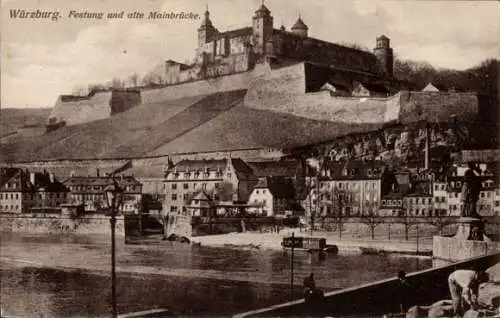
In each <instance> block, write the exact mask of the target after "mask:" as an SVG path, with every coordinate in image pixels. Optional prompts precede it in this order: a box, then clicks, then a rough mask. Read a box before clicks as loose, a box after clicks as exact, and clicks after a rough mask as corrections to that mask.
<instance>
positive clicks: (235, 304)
mask: <svg viewBox="0 0 500 318" xmlns="http://www.w3.org/2000/svg"><path fill="white" fill-rule="evenodd" d="M1 238H2V242H1V250H0V274H1V288H0V291H1V295H0V299H1V304H2V310H3V315H4V316H6V317H98V316H106V315H109V312H110V303H109V299H110V275H109V274H110V265H109V264H110V253H109V244H108V243H107V240H103V239H96V238H93V237H77V236H72V237H68V236H65V237H61V236H49V235H44V236H20V235H2V237H1ZM429 267H431V260H430V259H417V258H411V257H399V256H389V255H357V254H352V255H349V254H346V255H328V256H327V257H326V259H324V260H320V259H319V258H318V257H317V255H311V254H309V253H307V252H304V251H297V252H296V253H295V257H294V286H295V287H294V291H293V292H291V291H290V254H289V253H288V254H285V253H283V251H273V250H240V249H231V248H213V247H205V246H191V245H188V244H181V243H171V242H158V243H157V244H154V245H144V246H143V245H125V244H124V243H123V242H121V241H120V242H119V243H118V244H117V301H118V312H119V313H125V312H131V311H139V310H146V309H151V308H158V307H161V308H168V309H170V310H171V311H173V312H174V313H176V314H178V315H183V316H186V315H188V316H193V315H194V316H228V315H231V314H234V313H237V312H241V311H246V310H251V309H256V308H260V307H263V306H266V305H271V304H275V303H279V302H283V301H287V300H291V299H297V298H299V297H300V289H301V287H300V286H301V283H302V280H303V278H304V277H305V276H307V275H308V274H309V273H310V272H314V273H315V278H316V283H317V285H318V286H319V287H321V288H322V289H323V290H324V291H330V290H334V289H338V288H344V287H349V286H354V285H358V284H362V283H367V282H371V281H375V280H379V279H383V278H388V277H391V276H394V275H395V274H396V273H397V271H398V270H401V269H403V270H405V271H407V272H412V271H416V270H420V269H424V268H429Z"/></svg>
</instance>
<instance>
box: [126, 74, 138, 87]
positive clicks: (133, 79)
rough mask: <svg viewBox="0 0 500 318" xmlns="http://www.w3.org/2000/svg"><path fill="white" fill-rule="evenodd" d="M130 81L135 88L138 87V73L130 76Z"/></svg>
mask: <svg viewBox="0 0 500 318" xmlns="http://www.w3.org/2000/svg"><path fill="white" fill-rule="evenodd" d="M128 81H129V83H130V84H131V85H132V86H133V87H137V84H138V83H139V75H137V73H133V74H132V75H130V76H129V78H128Z"/></svg>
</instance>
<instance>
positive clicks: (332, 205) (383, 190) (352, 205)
mask: <svg viewBox="0 0 500 318" xmlns="http://www.w3.org/2000/svg"><path fill="white" fill-rule="evenodd" d="M394 182H395V178H394V176H393V175H391V174H390V173H388V171H387V169H386V167H385V165H384V164H383V163H382V162H381V161H367V162H363V161H349V162H345V163H338V162H328V163H326V164H325V165H324V167H323V168H322V169H321V172H320V176H319V180H318V187H317V189H313V190H312V191H311V193H310V194H309V195H310V196H314V192H315V191H316V192H317V193H318V196H317V198H318V212H319V213H320V215H324V216H328V215H335V214H336V213H339V212H338V211H335V210H339V209H340V210H341V211H342V214H343V215H344V216H367V215H373V214H378V210H379V207H380V199H381V197H382V196H383V195H385V194H387V193H388V192H389V191H390V189H391V187H392V184H393V183H394ZM311 199H312V198H311Z"/></svg>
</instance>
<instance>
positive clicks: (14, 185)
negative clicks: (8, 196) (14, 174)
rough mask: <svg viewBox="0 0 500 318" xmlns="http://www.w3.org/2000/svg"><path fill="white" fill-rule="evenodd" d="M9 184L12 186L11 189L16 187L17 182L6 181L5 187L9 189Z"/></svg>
mask: <svg viewBox="0 0 500 318" xmlns="http://www.w3.org/2000/svg"><path fill="white" fill-rule="evenodd" d="M11 186H12V188H13V189H15V188H17V183H15V182H13V183H9V182H7V183H6V184H5V189H9V188H10V187H11Z"/></svg>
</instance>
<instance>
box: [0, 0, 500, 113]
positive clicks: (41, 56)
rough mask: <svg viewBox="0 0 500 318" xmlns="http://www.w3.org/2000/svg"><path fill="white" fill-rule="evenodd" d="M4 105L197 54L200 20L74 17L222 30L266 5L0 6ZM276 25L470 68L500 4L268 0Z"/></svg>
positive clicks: (40, 99) (42, 1)
mask: <svg viewBox="0 0 500 318" xmlns="http://www.w3.org/2000/svg"><path fill="white" fill-rule="evenodd" d="M1 1H2V9H1V20H0V24H1V25H0V26H1V28H0V30H1V31H0V32H1V38H0V41H1V91H0V92H1V104H0V105H1V107H19V108H22V107H52V106H53V105H54V103H55V101H56V99H57V96H58V95H60V94H69V93H71V92H73V91H74V90H75V88H78V87H87V85H88V84H91V83H103V82H107V81H110V80H111V79H112V78H127V77H129V76H130V75H132V74H134V73H137V74H138V75H139V76H143V75H144V74H145V73H146V72H148V71H150V70H151V69H153V68H154V67H155V66H157V65H159V64H161V63H162V62H163V61H164V60H167V59H169V58H171V59H173V60H177V61H179V62H184V61H187V60H191V59H192V58H193V57H194V49H195V47H196V41H197V40H196V38H197V34H196V30H197V28H198V27H199V25H200V23H201V20H200V19H184V20H179V19H177V20H169V19H160V20H149V19H142V20H141V19H127V18H124V19H101V20H99V19H88V18H78V19H77V18H70V17H69V13H70V11H72V10H73V11H76V12H79V13H81V12H84V11H87V12H104V13H109V12H121V11H124V12H125V14H127V13H130V12H134V11H139V12H143V13H145V16H146V17H147V15H148V14H149V11H159V12H164V11H166V12H176V13H179V12H192V13H194V14H198V15H199V16H200V17H203V13H204V11H205V8H206V6H207V3H208V9H209V11H210V18H211V20H212V22H213V24H214V26H215V27H216V28H218V29H219V31H227V30H231V29H235V28H240V27H244V26H250V25H251V22H252V19H251V18H252V16H253V14H254V11H255V10H256V9H257V8H258V7H259V6H260V5H261V2H262V0H211V1H208V0H166V1H165V0H141V1H133V0H74V1H67V0H8V1H7V0H1ZM264 3H265V5H266V7H268V8H269V10H270V11H271V14H272V16H273V17H274V27H275V28H279V27H280V26H281V25H282V24H283V25H284V26H285V27H286V28H287V29H290V28H291V26H292V25H293V24H294V22H295V21H296V20H297V17H298V16H299V15H300V16H301V17H302V19H303V20H304V22H305V23H306V24H307V25H308V27H309V35H310V36H312V37H314V38H318V39H322V40H326V41H329V42H334V43H356V44H358V45H361V46H363V47H367V48H370V49H371V48H373V47H374V45H375V38H376V37H377V36H380V35H381V34H385V35H386V36H388V37H389V38H390V39H391V45H392V47H393V48H394V52H395V54H396V56H397V57H399V58H402V59H412V60H418V61H427V62H429V63H430V64H432V65H433V66H435V67H445V68H454V69H467V68H469V67H473V66H475V65H477V64H479V63H480V62H481V61H483V60H484V59H486V58H500V40H499V39H500V2H499V1H431V0H428V1H396V0H393V1H376V0H375V1H374V0H359V1H351V0H265V2H264ZM16 9H19V10H23V9H24V10H27V11H36V10H40V11H44V12H45V11H47V12H48V11H58V12H59V13H60V15H61V17H60V18H59V19H57V20H56V21H53V20H52V19H30V18H28V19H19V18H17V19H15V18H12V17H11V10H16Z"/></svg>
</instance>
